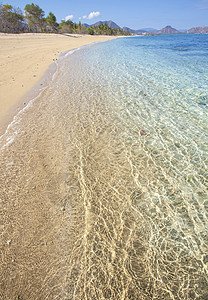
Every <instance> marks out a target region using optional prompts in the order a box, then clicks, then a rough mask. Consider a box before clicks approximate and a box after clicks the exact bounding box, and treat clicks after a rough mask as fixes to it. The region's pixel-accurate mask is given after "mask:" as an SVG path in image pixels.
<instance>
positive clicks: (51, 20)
mask: <svg viewBox="0 0 208 300" xmlns="http://www.w3.org/2000/svg"><path fill="white" fill-rule="evenodd" d="M46 23H47V25H48V26H47V30H50V31H51V32H56V31H57V27H58V26H59V24H58V23H57V22H56V17H55V15H54V14H53V13H52V12H49V14H48V16H47V18H46Z"/></svg>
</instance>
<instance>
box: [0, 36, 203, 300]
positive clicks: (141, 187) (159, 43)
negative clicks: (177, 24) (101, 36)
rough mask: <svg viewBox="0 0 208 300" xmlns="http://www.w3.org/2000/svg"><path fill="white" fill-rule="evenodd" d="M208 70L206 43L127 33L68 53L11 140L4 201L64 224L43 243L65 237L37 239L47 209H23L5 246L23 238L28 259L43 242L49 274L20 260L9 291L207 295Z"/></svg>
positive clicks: (38, 295)
mask: <svg viewBox="0 0 208 300" xmlns="http://www.w3.org/2000/svg"><path fill="white" fill-rule="evenodd" d="M207 70H208V36H207V35H180V36H158V37H135V38H123V39H118V40H114V41H110V42H106V43H102V44H97V45H94V46H92V47H86V48H83V49H81V50H80V51H77V52H74V53H73V54H71V55H66V56H65V57H62V58H61V59H60V62H59V65H58V71H57V73H56V76H55V78H54V80H53V82H52V84H51V85H50V86H49V87H48V88H47V89H46V90H45V91H44V92H43V93H42V95H41V96H40V97H39V98H37V99H36V100H34V102H33V104H31V105H30V106H29V107H28V108H27V109H25V111H24V112H23V113H22V114H20V115H19V116H18V117H17V118H16V123H15V124H13V125H12V126H11V127H10V128H9V130H8V132H7V135H5V136H4V137H3V138H2V140H1V147H2V150H1V151H2V159H1V163H2V170H4V171H3V172H2V174H1V182H3V183H4V185H3V187H4V188H3V189H2V196H1V199H4V200H5V199H7V202H10V203H13V204H12V205H13V207H18V203H20V201H22V199H24V203H25V207H26V208H27V203H28V201H29V202H31V207H32V204H33V203H37V210H38V207H39V205H40V207H42V206H43V214H44V213H45V212H44V211H46V210H48V211H49V212H50V216H49V217H48V218H49V220H50V221H51V224H53V225H51V226H49V225H48V227H47V228H48V229H47V232H46V233H45V235H44V238H43V237H42V236H40V238H39V240H40V241H41V242H44V243H45V241H47V240H50V241H51V239H50V238H51V237H54V240H55V241H56V245H53V246H50V247H49V246H48V244H49V242H48V244H47V246H46V248H45V250H43V249H42V248H41V249H39V248H38V246H37V244H36V245H35V244H34V245H33V242H32V241H33V238H34V237H35V236H36V235H37V231H38V230H40V231H41V229H40V228H39V227H38V224H36V223H35V227H34V228H38V230H36V231H35V232H36V233H35V232H34V233H33V234H31V227H33V226H34V222H35V219H36V212H35V211H34V212H31V217H28V215H27V216H25V217H24V218H21V215H23V216H24V210H22V206H21V207H18V209H19V211H20V212H19V215H20V220H19V219H17V220H16V219H15V220H14V226H13V228H12V229H11V228H10V227H11V224H10V225H9V213H8V214H7V213H6V216H7V217H5V218H6V219H5V221H2V226H3V234H2V236H3V238H4V239H5V241H6V240H8V232H10V234H11V232H12V234H13V235H14V237H13V239H15V238H16V240H17V241H18V240H19V239H22V243H21V244H20V246H19V247H20V249H23V250H24V251H23V250H21V251H22V252H24V253H25V257H28V255H29V254H30V253H31V252H30V251H31V249H29V250H26V244H27V242H28V243H30V245H33V246H34V247H33V249H34V252H32V253H34V256H31V260H32V261H33V262H34V264H37V266H38V268H37V269H35V268H34V264H33V267H26V263H25V262H24V259H23V258H24V256H23V258H22V261H21V262H18V256H17V257H16V260H17V263H16V266H15V267H12V268H14V269H12V268H11V270H12V271H11V273H10V274H9V275H7V276H8V277H9V276H10V278H11V277H12V278H14V279H13V282H14V283H15V282H18V288H15V289H14V291H13V294H12V293H11V294H9V292H8V295H14V296H17V293H18V292H19V293H20V291H21V292H22V291H24V293H23V292H22V294H21V296H22V297H23V299H28V297H29V298H31V299H207V297H208V292H207V286H208V285H207V279H208V277H207V271H208V252H207V250H208V223H207V215H208V197H207V186H208V179H207V159H208V155H207V154H208V152H207V150H208V148H207V146H208V130H207V129H208V118H207V117H208V116H207V115H208V101H207V100H208V94H207V90H208V81H207V79H208V72H207ZM142 130H143V131H145V134H144V135H143V134H142V132H141V131H142ZM4 145H6V147H4ZM28 195H29V196H28ZM28 199H30V200H28ZM7 202H6V203H7ZM6 203H3V204H4V206H5V205H7V204H6ZM41 205H42V206H41ZM5 211H6V208H5ZM24 220H26V221H24ZM60 220H61V221H60ZM5 222H8V226H5ZM49 223H50V222H49ZM20 228H21V230H20ZM23 236H24V238H23ZM49 236H50V238H49ZM27 240H28V241H27ZM43 240H44V241H43ZM26 241H27V242H26ZM55 241H54V243H55ZM27 245H28V244H27ZM44 245H45V244H44ZM11 246H12V244H11ZM37 249H38V250H37ZM9 251H11V252H9ZM27 251H28V252H27ZM8 255H10V256H11V257H12V255H14V253H12V247H10V250H8V249H6V250H4V255H3V257H4V260H5V266H6V265H7V264H8V262H7V256H8ZM45 255H47V256H48V258H49V259H48V262H47V259H45ZM39 260H40V261H39ZM29 261H30V260H29ZM28 264H29V265H30V262H29V263H28ZM12 272H13V273H12ZM15 272H19V274H21V276H19V278H16V277H15V276H14V273H15ZM30 272H32V273H33V274H30ZM11 274H12V275H11ZM33 275H34V276H35V277H36V281H37V280H38V279H37V278H39V280H40V282H39V283H38V281H37V284H35V283H34V278H33ZM4 277H5V281H6V276H5V275H3V278H4ZM15 278H16V279H15ZM23 279H24V280H23ZM28 284H29V288H28ZM3 286H6V284H5V283H4V285H3ZM40 287H41V288H40ZM25 295H26V296H25ZM24 297H26V298H24Z"/></svg>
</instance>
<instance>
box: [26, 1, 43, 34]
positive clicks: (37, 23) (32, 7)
mask: <svg viewBox="0 0 208 300" xmlns="http://www.w3.org/2000/svg"><path fill="white" fill-rule="evenodd" d="M44 15H45V12H44V11H43V10H42V9H41V8H40V7H39V6H38V5H37V4H34V3H32V4H27V5H26V6H25V17H26V18H27V19H28V21H29V26H32V27H35V29H36V31H39V30H40V31H43V28H44V26H45V22H46V20H45V18H44Z"/></svg>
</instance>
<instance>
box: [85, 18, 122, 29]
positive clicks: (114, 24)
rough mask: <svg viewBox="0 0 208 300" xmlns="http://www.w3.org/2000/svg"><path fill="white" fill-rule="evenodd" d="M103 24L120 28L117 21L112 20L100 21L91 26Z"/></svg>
mask: <svg viewBox="0 0 208 300" xmlns="http://www.w3.org/2000/svg"><path fill="white" fill-rule="evenodd" d="M101 24H107V25H108V26H109V27H112V28H116V29H118V28H120V27H119V26H118V25H117V24H116V23H114V22H113V21H111V20H110V21H99V22H97V23H95V24H93V25H91V26H99V25H101Z"/></svg>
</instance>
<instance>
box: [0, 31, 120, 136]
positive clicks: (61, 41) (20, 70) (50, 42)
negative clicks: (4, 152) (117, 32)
mask: <svg viewBox="0 0 208 300" xmlns="http://www.w3.org/2000/svg"><path fill="white" fill-rule="evenodd" d="M114 38H117V37H111V36H90V35H75V34H73V35H70V34H66V35H63V34H45V33H24V34H4V33H0V49H1V50H0V65H1V67H2V70H4V72H2V73H1V74H0V96H1V97H0V136H1V135H3V134H4V133H5V131H6V129H7V127H8V125H9V124H10V123H11V122H12V120H13V118H14V116H15V115H16V114H18V112H20V111H21V110H22V109H23V108H24V107H25V105H26V104H27V103H28V102H29V100H30V99H31V98H35V97H36V96H38V95H39V94H40V93H41V91H42V90H44V89H45V88H46V86H47V85H48V84H49V82H51V80H52V77H53V74H54V73H55V71H56V65H55V64H54V63H55V62H56V60H57V59H58V58H59V57H60V54H63V53H66V52H68V51H71V50H74V49H77V48H79V47H82V46H86V45H89V44H93V43H96V42H104V41H108V40H111V39H114ZM8 99H9V100H8Z"/></svg>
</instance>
